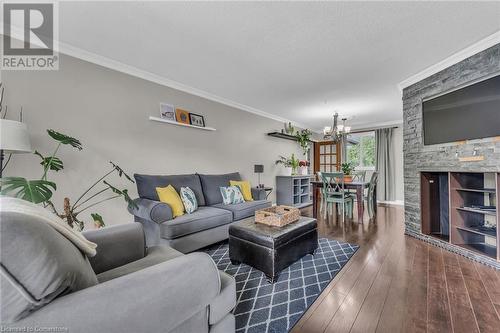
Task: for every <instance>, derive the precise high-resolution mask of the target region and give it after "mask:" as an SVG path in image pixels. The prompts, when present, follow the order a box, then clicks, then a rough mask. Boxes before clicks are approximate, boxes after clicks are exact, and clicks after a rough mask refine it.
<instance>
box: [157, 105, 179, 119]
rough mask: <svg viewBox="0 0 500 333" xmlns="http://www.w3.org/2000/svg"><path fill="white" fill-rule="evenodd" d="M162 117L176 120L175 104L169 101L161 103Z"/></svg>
mask: <svg viewBox="0 0 500 333" xmlns="http://www.w3.org/2000/svg"><path fill="white" fill-rule="evenodd" d="M160 118H162V119H166V120H171V121H176V120H175V108H174V106H173V105H171V104H167V103H160Z"/></svg>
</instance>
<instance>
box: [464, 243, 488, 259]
mask: <svg viewBox="0 0 500 333" xmlns="http://www.w3.org/2000/svg"><path fill="white" fill-rule="evenodd" d="M457 245H459V246H461V247H464V248H466V249H467V250H472V251H474V252H478V253H481V254H484V255H487V256H488V257H490V258H493V259H496V258H497V248H496V247H495V246H493V245H489V244H486V243H468V244H457Z"/></svg>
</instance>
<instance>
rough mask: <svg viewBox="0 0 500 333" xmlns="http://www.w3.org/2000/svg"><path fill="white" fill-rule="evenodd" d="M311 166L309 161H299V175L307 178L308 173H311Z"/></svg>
mask: <svg viewBox="0 0 500 333" xmlns="http://www.w3.org/2000/svg"><path fill="white" fill-rule="evenodd" d="M308 166H309V161H307V160H303V161H299V174H300V175H301V176H307V173H308V172H309V169H308V168H307V167H308Z"/></svg>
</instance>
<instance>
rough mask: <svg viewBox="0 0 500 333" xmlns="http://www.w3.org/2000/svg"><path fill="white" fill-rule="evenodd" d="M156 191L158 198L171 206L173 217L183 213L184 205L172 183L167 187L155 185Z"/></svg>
mask: <svg viewBox="0 0 500 333" xmlns="http://www.w3.org/2000/svg"><path fill="white" fill-rule="evenodd" d="M156 193H158V198H160V201H161V202H163V203H166V204H167V205H169V206H170V208H172V215H173V217H174V218H175V217H177V216H182V215H184V205H183V204H182V200H181V197H180V196H179V194H178V193H177V191H176V190H175V188H174V187H173V186H172V185H168V186H167V187H157V188H156Z"/></svg>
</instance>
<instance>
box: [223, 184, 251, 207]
mask: <svg viewBox="0 0 500 333" xmlns="http://www.w3.org/2000/svg"><path fill="white" fill-rule="evenodd" d="M220 193H221V194H222V203H223V204H224V205H234V204H239V203H243V202H245V199H244V198H243V194H241V190H240V188H239V187H238V186H227V187H222V186H221V187H220Z"/></svg>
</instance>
